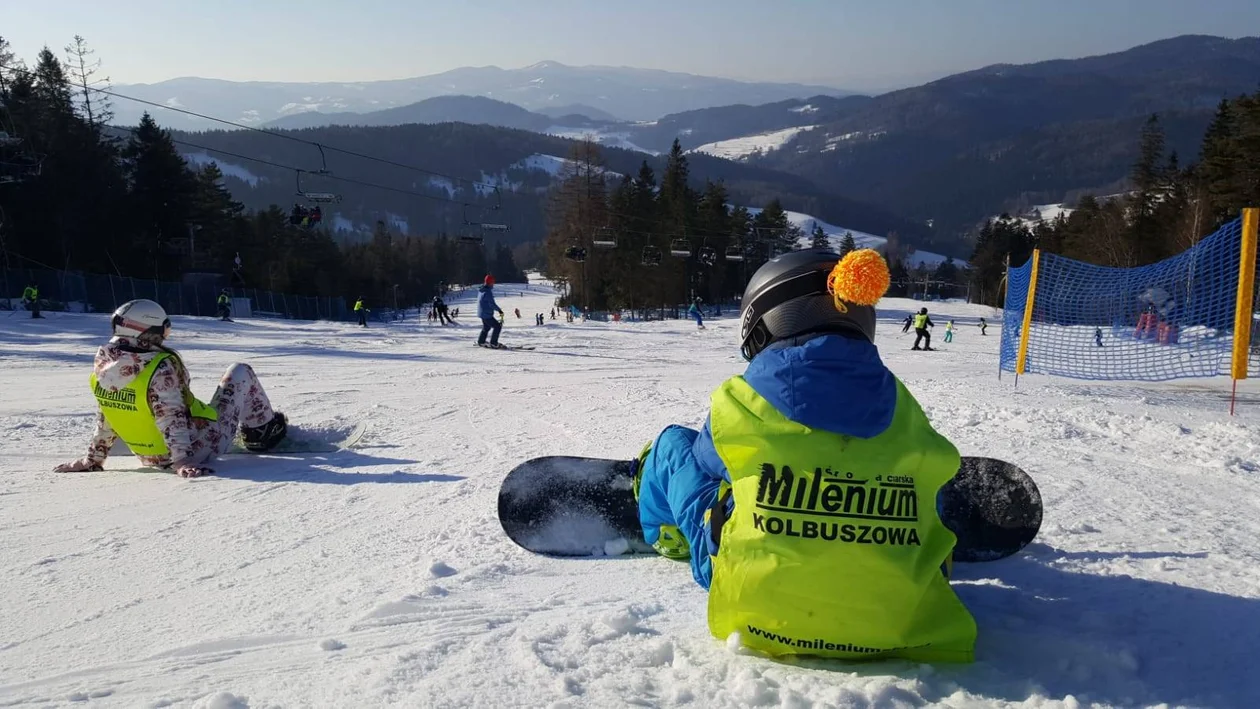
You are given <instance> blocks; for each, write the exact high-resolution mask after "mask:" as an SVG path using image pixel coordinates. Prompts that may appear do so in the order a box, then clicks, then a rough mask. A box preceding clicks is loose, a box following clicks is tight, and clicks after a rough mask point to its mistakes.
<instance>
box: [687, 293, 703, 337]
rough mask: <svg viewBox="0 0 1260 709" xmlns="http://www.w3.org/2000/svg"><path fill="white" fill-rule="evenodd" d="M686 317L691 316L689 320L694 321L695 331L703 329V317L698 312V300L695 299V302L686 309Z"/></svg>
mask: <svg viewBox="0 0 1260 709" xmlns="http://www.w3.org/2000/svg"><path fill="white" fill-rule="evenodd" d="M687 315H689V316H691V318H692V319H693V320H695V321H696V329H697V330H703V329H704V316H703V315H702V314H701V312H700V299H699V298H696V300H695V302H693V303H692V304H691V307H690V308H687Z"/></svg>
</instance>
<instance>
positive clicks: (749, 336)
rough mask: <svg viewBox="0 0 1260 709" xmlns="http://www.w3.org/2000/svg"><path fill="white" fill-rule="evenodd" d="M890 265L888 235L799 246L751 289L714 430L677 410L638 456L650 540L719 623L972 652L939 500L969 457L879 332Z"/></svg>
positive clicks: (760, 644)
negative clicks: (937, 422)
mask: <svg viewBox="0 0 1260 709" xmlns="http://www.w3.org/2000/svg"><path fill="white" fill-rule="evenodd" d="M888 284H889V273H888V266H887V264H886V263H885V262H884V259H883V258H882V257H881V256H880V255H879V254H878V253H876V252H875V251H872V250H869V249H862V250H857V251H853V252H851V253H849V254H847V255H846V256H845V257H844V258H843V259H841V258H840V256H839V255H838V254H835V253H832V252H830V251H826V250H808V251H797V252H792V253H789V254H785V255H783V256H779V257H777V258H775V259H773V260H771V261H769V262H768V263H766V264H765V265H764V266H762V267H761V268H760V269H759V270H758V271H757V273H756V274H754V275H753V278H752V279H751V280H750V281H749V284H748V287H747V289H746V290H745V292H744V297H743V300H742V310H743V313H742V321H741V322H742V325H741V336H742V347H741V352H742V354H743V355H744V358H745V359H747V360H749V365H748V368H747V370H746V371H745V372H744V374H743V375H741V376H736V377H732V378H731V379H728V380H727V381H726V382H725V383H723V384H722V385H721V386H720V387H719V388H718V389H717V391H715V392H714V393H713V395H712V397H711V402H710V411H709V416H708V419H707V421H706V422H705V424H704V426H703V428H702V429H701V430H700V431H695V430H692V429H688V428H684V427H682V426H669V427H667V428H666V429H665V430H664V431H662V432H661V433H660V434H659V435H658V436H657V437H656V439H655V440H653V441H652V442H651V443H650V444H648V446H647V447H645V448H644V450H643V453H642V454H641V455H640V457H639V458H638V459H637V460H636V461H635V462H634V468H635V479H634V491H635V496H636V499H637V500H638V504H639V521H640V523H641V524H642V527H643V530H644V540H645V541H646V542H647V543H649V544H651V545H653V546H654V547H655V548H656V549H657V551H659V552H660V553H661V554H662V555H664V556H667V557H670V558H674V559H680V560H682V559H688V560H690V564H691V570H692V575H693V576H694V578H695V580H696V581H697V583H699V584H700V585H701V586H702V587H704V588H707V589H708V590H709V601H708V623H709V629H710V631H711V632H712V633H713V635H714V636H715V637H717V638H719V639H722V640H725V641H727V642H731V636H732V635H735V634H737V635H738V642H739V643H740V644H741V645H742V646H745V647H748V648H751V649H753V650H756V651H759V652H762V653H765V654H767V655H771V656H783V655H818V656H824V657H836V658H847V659H870V658H877V657H899V658H906V659H910V660H913V661H919V662H969V661H971V660H972V659H973V658H974V647H975V639H976V624H975V621H974V619H973V618H972V616H971V614H970V613H969V612H968V610H967V608H966V607H965V606H964V605H963V604H962V602H961V601H960V600H959V598H958V597H957V595H955V593H954V591H953V589H952V588H951V586H950V583H949V579H948V573H949V569H950V557H951V553H952V551H953V548H954V545H955V543H956V542H957V539H956V537H955V536H954V535H953V533H952V532H950V531H949V530H948V529H947V528H946V527H945V526H944V524H942V522H941V520H940V517H939V514H938V511H937V506H936V499H937V494H938V492H939V490H940V489H941V487H942V486H943V485H944V484H945V483H946V482H948V481H949V480H950V478H952V477H953V476H954V475H955V474H956V473H957V471H958V466H959V464H960V459H959V455H958V451H957V450H956V449H955V447H954V446H953V445H952V444H951V443H950V442H949V441H948V440H946V439H945V438H944V437H943V436H941V435H940V434H939V433H937V432H936V431H935V430H934V429H933V428H932V425H931V423H930V422H929V421H928V419H927V416H926V415H925V414H924V413H923V410H922V409H921V408H920V406H919V404H918V402H917V401H915V399H914V397H913V396H912V395H911V394H910V392H909V390H908V389H906V387H905V386H904V385H903V384H902V383H901V381H900V380H899V379H897V377H896V376H894V375H893V374H892V372H890V371H889V370H888V369H887V367H885V366H884V364H883V362H882V361H881V360H880V357H879V352H878V350H877V349H876V347H875V345H874V337H875V309H874V305H875V303H876V302H877V301H878V300H879V299H880V298H881V297H882V296H883V295H884V293H885V292H886V291H887V289H888Z"/></svg>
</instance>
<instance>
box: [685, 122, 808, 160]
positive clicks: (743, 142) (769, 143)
mask: <svg viewBox="0 0 1260 709" xmlns="http://www.w3.org/2000/svg"><path fill="white" fill-rule="evenodd" d="M817 127H818V126H802V127H798V128H784V129H782V130H776V131H769V132H766V133H758V134H756V135H746V136H743V137H740V138H731V139H729V140H719V141H716V142H713V143H705V144H704V145H701V146H699V147H695V148H692V149H691V150H688V151H687V152H689V153H706V154H708V155H713V156H714V157H719V158H726V159H727V160H745V159H747V158H750V157H752V156H754V155H764V154H765V153H769V152H773V151H775V150H778V149H779V148H782V147H783V146H784V145H787V144H788V142H789V141H791V140H792V139H793V138H795V137H796V136H797V135H799V134H800V133H802V132H803V131H807V130H813V129H815V128H817Z"/></svg>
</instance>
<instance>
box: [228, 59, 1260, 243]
mask: <svg viewBox="0 0 1260 709" xmlns="http://www.w3.org/2000/svg"><path fill="white" fill-rule="evenodd" d="M543 67H544V68H552V67H551V65H549V64H547V65H543ZM541 70H542V69H535V71H541ZM670 76H675V75H670ZM1257 89H1260V38H1254V37H1253V38H1242V39H1233V40H1231V39H1223V38H1219V37H1205V36H1193V35H1191V36H1182V37H1175V38H1171V39H1167V40H1162V41H1159V42H1154V43H1151V44H1147V45H1143V46H1139V47H1135V48H1132V49H1129V50H1126V51H1124V52H1117V53H1113V54H1108V55H1102V56H1097V57H1087V58H1084V59H1073V60H1054V61H1048V62H1040V63H1035V64H1027V65H994V66H989V67H985V68H982V69H978V70H975V71H970V72H965V73H962V74H957V75H954V76H950V77H946V78H944V79H941V80H939V81H934V82H931V83H928V84H925V85H923V86H918V87H913V88H909V89H903V90H899V91H894V92H890V93H887V94H882V95H879V96H873V97H872V96H859V95H848V96H836V95H831V94H827V93H817V94H812V95H811V94H806V95H805V96H804V97H792V98H784V99H781V100H776V101H769V102H765V103H759V104H755V105H754V104H751V103H738V104H733V105H725V106H710V107H704V108H694V109H688V110H685V111H677V112H673V113H668V114H665V115H662V116H660V117H658V118H656V119H655V120H636V121H625V120H610V119H609V115H608V112H603V113H601V110H600V109H598V108H597V107H596V106H591V105H590V104H586V103H571V102H566V103H563V104H559V105H552V106H542V107H538V110H529V109H528V108H525V107H522V106H520V105H516V104H515V103H510V102H505V101H501V100H497V99H495V98H490V97H486V96H442V97H434V98H429V99H425V100H422V101H419V102H414V103H412V104H409V105H404V106H396V107H391V108H387V109H383V110H378V111H368V112H363V113H354V112H348V111H346V112H340V113H335V114H324V113H320V112H307V113H299V114H295V115H290V116H286V117H283V118H280V119H277V120H275V121H273V122H272V123H271V126H272V127H274V128H277V129H282V128H289V129H305V130H306V131H310V130H314V131H316V132H315V133H305V132H304V134H303V137H310V138H311V139H316V138H315V137H312V136H328V135H335V136H341V135H343V133H341V132H333V133H326V132H320V131H324V130H327V129H326V128H319V127H318V126H328V125H330V124H342V123H344V124H346V125H355V126H367V127H365V128H361V129H359V130H358V131H351V132H349V133H345V135H359V134H360V133H362V134H363V135H364V136H365V137H364V139H363V143H362V144H363V145H371V146H374V150H375V152H372V154H374V155H380V156H381V157H386V158H391V159H395V160H398V159H401V158H400V157H399V156H400V155H402V154H406V153H414V161H415V162H414V163H413V164H421V165H425V166H427V167H428V168H429V169H432V170H435V171H439V172H445V173H451V170H453V169H456V168H457V167H458V168H459V169H460V170H463V172H455V173H454V174H461V175H467V176H469V177H470V178H472V177H475V176H476V173H475V172H470V170H473V169H474V168H475V169H476V170H484V171H485V172H486V174H493V173H495V172H496V171H498V170H502V169H505V166H509V165H512V164H514V163H516V162H517V161H520V160H522V159H524V158H526V157H528V156H529V155H530V154H534V153H539V154H546V155H552V156H556V157H563V156H564V155H566V154H567V151H568V149H569V148H568V146H569V145H570V143H568V142H566V141H560V142H551V141H554V140H558V139H559V138H570V139H573V138H581V137H586V136H590V137H593V138H595V139H597V140H599V141H600V142H602V143H604V144H605V145H606V146H607V147H608V149H609V151H610V154H611V155H616V156H618V157H617V158H616V161H617V162H619V163H624V164H625V165H623V167H624V168H625V169H630V170H632V169H633V168H634V165H635V164H637V162H636V161H638V160H642V159H643V158H644V155H643V154H644V153H647V154H649V155H658V154H660V153H663V152H665V151H667V150H668V149H669V146H670V144H671V143H672V142H673V141H674V140H675V139H677V140H678V141H679V142H680V144H681V145H682V147H683V148H684V149H686V150H688V151H689V152H690V154H691V157H692V159H693V160H695V161H696V163H697V164H704V165H705V166H706V170H705V171H703V172H701V171H697V173H696V174H697V176H702V177H712V178H714V179H718V178H721V179H734V180H736V181H738V182H739V184H740V185H742V186H744V187H747V186H748V185H753V184H756V185H758V187H757V188H756V189H755V190H750V193H755V196H757V197H759V198H764V197H768V196H773V193H774V191H775V190H781V191H782V192H783V194H784V195H785V196H786V200H785V204H786V205H787V206H788V208H791V209H797V210H799V211H804V212H809V213H813V214H818V215H819V216H820V217H821V218H823V219H828V220H829V221H832V222H837V223H842V224H845V226H846V227H851V228H854V229H861V230H863V231H867V232H871V233H875V234H880V233H884V232H882V231H881V229H895V230H897V231H899V233H901V234H902V235H903V237H904V238H905V239H906V240H907V241H908V242H909V243H912V244H914V245H916V246H918V247H920V248H926V249H931V250H934V251H937V252H940V253H946V254H951V255H955V256H960V255H961V256H965V255H966V254H967V253H968V251H969V249H970V246H969V242H968V241H967V236H966V235H967V233H968V232H969V231H970V230H971V229H972V228H973V227H974V226H975V225H976V224H977V222H978V221H979V220H981V219H983V218H984V217H986V216H989V215H993V214H998V213H1000V212H1002V211H1012V212H1015V211H1019V210H1021V209H1022V208H1024V207H1027V206H1029V205H1035V204H1047V203H1056V202H1062V201H1064V199H1065V197H1067V196H1069V195H1072V194H1077V193H1080V192H1081V191H1094V192H1096V193H1102V194H1109V193H1115V192H1118V191H1122V190H1123V189H1125V188H1126V179H1127V175H1128V173H1129V170H1130V167H1131V166H1132V164H1133V162H1134V160H1135V159H1136V157H1137V147H1138V134H1139V131H1140V129H1141V126H1142V124H1143V123H1144V122H1145V121H1146V120H1147V119H1148V118H1149V116H1150V115H1151V114H1153V113H1157V114H1159V116H1160V119H1161V123H1162V125H1163V127H1164V130H1165V132H1166V136H1167V143H1168V146H1169V147H1170V148H1171V149H1172V150H1174V151H1176V152H1177V153H1178V154H1179V156H1180V158H1181V162H1182V163H1183V164H1184V163H1186V162H1190V161H1193V160H1194V159H1196V158H1197V155H1198V146H1199V142H1200V140H1201V138H1202V135H1203V131H1204V129H1205V127H1206V125H1207V123H1208V122H1209V121H1210V120H1211V117H1212V115H1213V112H1214V110H1215V107H1216V105H1217V103H1218V102H1219V101H1220V100H1221V99H1223V98H1225V97H1231V96H1235V95H1238V94H1240V93H1245V92H1251V91H1255V90H1257ZM647 93H651V92H647ZM566 98H570V97H566ZM448 123H450V124H481V126H482V128H483V129H481V130H478V131H476V132H475V135H477V136H478V138H479V139H481V140H487V141H489V142H490V143H492V144H493V145H492V146H478V145H476V144H474V143H469V144H467V145H466V146H465V148H464V149H465V150H468V151H472V152H473V153H476V154H480V155H483V156H487V157H486V159H485V160H483V162H482V163H481V164H476V165H474V164H472V163H468V162H467V161H466V160H465V159H464V157H463V156H461V155H457V154H455V153H452V152H449V151H447V150H445V149H444V148H445V146H431V147H433V149H429V150H424V149H420V148H417V149H416V150H413V149H412V146H406V145H401V144H398V143H396V142H391V141H386V140H383V138H382V137H381V136H383V135H399V134H398V133H397V132H396V131H395V130H393V129H396V128H398V127H400V126H402V127H406V126H404V125H403V124H448ZM490 126H494V127H497V128H491V127H490ZM435 127H436V126H435ZM509 129H510V130H509ZM417 130H418V129H417ZM519 131H528V132H530V133H531V134H547V135H546V136H539V139H542V138H543V137H547V140H545V141H543V142H541V143H536V144H535V143H531V146H532V147H528V148H527V147H525V143H528V142H530V141H534V139H529V140H528V141H527V140H525V139H523V138H522V137H521V135H520V134H518V132H519ZM228 135H232V134H228ZM407 135H409V136H411V135H413V133H408V134H407ZM414 135H416V136H421V135H423V136H431V137H430V138H426V139H425V140H445V139H443V138H439V137H437V136H439V135H441V131H439V132H438V133H428V132H424V131H419V132H416V133H414ZM467 135H472V134H471V133H470V134H467ZM523 141H524V142H523ZM426 145H427V143H426ZM505 145H512V146H513V147H512V148H511V149H507V150H502V151H501V148H502V146H505ZM422 147H423V146H422ZM631 151H634V152H631ZM247 154H253V153H247ZM626 156H630V157H626ZM610 160H612V158H610ZM732 161H733V162H734V163H743V164H744V165H745V166H746V167H748V168H757V169H758V170H760V172H758V173H756V177H753V173H750V172H741V171H740V169H739V168H736V167H730V166H729V165H730V164H731V163H732ZM653 164H658V165H659V161H654V162H653ZM626 165H628V167H626ZM724 165H726V166H724ZM365 174H366V175H367V176H368V177H371V176H372V175H371V174H369V173H365ZM363 199H364V200H365V202H364V204H365V205H366V206H367V207H371V202H372V200H373V199H376V198H372V197H371V196H370V195H367V194H365V195H364V196H363ZM793 200H796V202H795V203H793ZM818 201H822V202H826V203H827V204H831V205H844V207H843V208H839V207H836V208H837V209H838V210H839V211H841V212H844V213H845V214H849V215H852V214H861V215H863V216H862V217H860V219H861V220H863V221H862V222H860V223H859V222H853V221H847V220H846V218H845V217H842V216H837V215H835V214H828V213H826V210H825V209H820V208H818V207H817V206H816V205H817V204H818ZM808 203H812V204H813V205H815V206H810V204H808ZM748 204H750V205H753V206H756V205H757V204H758V202H757V201H755V200H754V201H752V202H748ZM928 225H932V227H931V228H929V227H928ZM539 228H541V226H539Z"/></svg>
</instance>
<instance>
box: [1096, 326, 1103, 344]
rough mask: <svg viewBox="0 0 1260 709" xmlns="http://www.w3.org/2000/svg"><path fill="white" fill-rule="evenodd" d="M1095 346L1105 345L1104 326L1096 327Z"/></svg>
mask: <svg viewBox="0 0 1260 709" xmlns="http://www.w3.org/2000/svg"><path fill="white" fill-rule="evenodd" d="M1094 346H1095V347H1102V346H1103V344H1102V328H1101V327H1096V328H1094Z"/></svg>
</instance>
